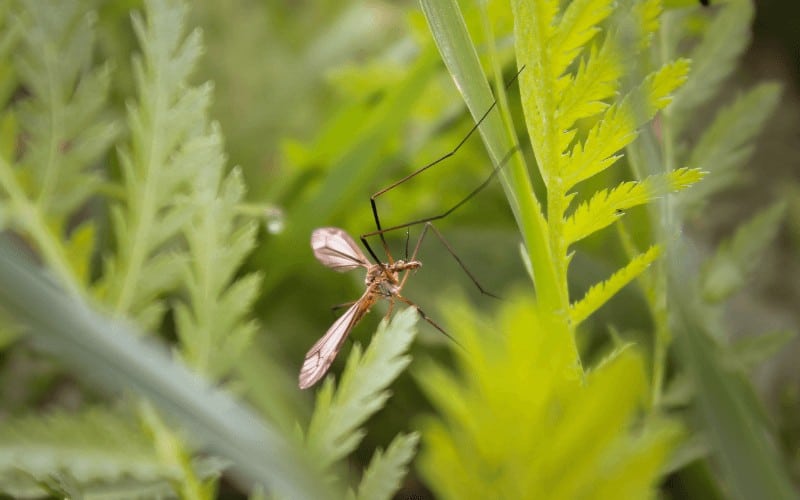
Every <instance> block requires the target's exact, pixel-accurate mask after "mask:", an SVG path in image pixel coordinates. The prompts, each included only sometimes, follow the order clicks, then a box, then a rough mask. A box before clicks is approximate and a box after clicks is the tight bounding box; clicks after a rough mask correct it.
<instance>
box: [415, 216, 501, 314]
mask: <svg viewBox="0 0 800 500" xmlns="http://www.w3.org/2000/svg"><path fill="white" fill-rule="evenodd" d="M428 229H431V230H433V234H435V235H436V237H437V238H439V241H441V242H442V245H444V247H445V248H446V249H447V251H448V252H449V253H450V255H452V256H453V258H454V259H455V260H456V262H458V265H459V266H461V269H462V270H463V271H464V273H466V275H467V276H469V279H470V280H472V283H474V284H475V286H476V287H477V288H478V290H480V292H481V293H482V294H483V295H488V296H489V297H492V298H495V299H500V297H498V296H497V295H495V294H493V293H492V292H489V291H487V290H486V289H485V288H483V286H481V284H480V282H479V281H478V279H477V278H476V277H475V276H474V275H473V274H472V273H471V272H470V270H469V269H468V268H467V266H466V264H464V261H462V260H461V257H459V256H458V255H457V254H456V251H455V250H454V249H453V247H452V245H450V243H449V242H448V241H447V240H446V239H445V237H444V236H443V235H442V233H440V232H439V230H438V229H436V227H435V226H434V225H433V224H431V223H430V222H425V228H423V230H422V233H421V234H420V235H419V239H418V240H417V244H416V245H415V246H414V253H413V254H411V260H416V258H417V252H419V248H420V246H421V245H422V240H423V238H425V234H427V232H428ZM406 278H408V273H406V275H405V276H403V279H402V281H401V282H400V288H401V289H402V288H403V285H405V284H406Z"/></svg>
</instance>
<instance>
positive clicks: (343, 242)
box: [311, 227, 369, 272]
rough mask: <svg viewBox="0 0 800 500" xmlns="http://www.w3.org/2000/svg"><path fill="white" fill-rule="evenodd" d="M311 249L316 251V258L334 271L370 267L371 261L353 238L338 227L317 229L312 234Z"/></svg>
mask: <svg viewBox="0 0 800 500" xmlns="http://www.w3.org/2000/svg"><path fill="white" fill-rule="evenodd" d="M311 248H312V249H313V250H314V257H316V258H317V260H318V261H320V262H322V264H323V265H325V266H327V267H330V268H331V269H333V270H334V271H339V272H344V271H349V270H351V269H355V268H357V267H369V261H367V258H366V257H365V256H364V254H363V253H362V252H361V250H359V248H358V245H356V242H355V241H353V238H351V237H350V235H349V234H347V233H346V232H344V230H343V229H339V228H338V227H321V228H319V229H315V230H314V232H313V233H311Z"/></svg>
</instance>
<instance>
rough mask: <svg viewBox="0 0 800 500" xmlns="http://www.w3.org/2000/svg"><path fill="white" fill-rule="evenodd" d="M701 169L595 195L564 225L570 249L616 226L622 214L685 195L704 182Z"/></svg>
mask: <svg viewBox="0 0 800 500" xmlns="http://www.w3.org/2000/svg"><path fill="white" fill-rule="evenodd" d="M703 175H704V174H703V172H702V171H700V170H697V169H690V168H681V169H679V170H675V171H672V172H670V173H668V174H663V175H652V176H650V177H648V178H646V179H644V180H642V181H638V182H637V181H634V182H623V183H621V184H618V185H617V186H616V187H615V188H613V189H611V190H607V189H604V190H602V191H600V192H598V193H595V194H594V195H593V196H592V197H591V198H590V199H589V201H587V202H585V203H582V204H580V205H579V206H578V208H576V209H575V211H574V212H573V213H572V215H571V216H570V217H569V218H568V219H567V220H566V222H565V224H564V238H565V239H566V241H567V244H568V245H571V244H572V243H574V242H576V241H578V240H581V239H583V238H585V237H587V236H589V235H590V234H592V233H594V232H595V231H599V230H600V229H603V228H604V227H607V226H609V225H611V224H613V223H614V222H615V221H616V220H617V219H618V218H619V217H620V215H621V214H622V212H621V211H622V210H627V209H629V208H632V207H635V206H638V205H643V204H645V203H648V202H650V201H651V200H653V199H655V198H657V197H659V196H664V195H666V194H668V193H673V192H676V191H681V190H683V189H686V188H687V187H689V186H691V185H692V184H694V183H696V182H697V181H699V180H700V179H702V178H703Z"/></svg>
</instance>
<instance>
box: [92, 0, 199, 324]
mask: <svg viewBox="0 0 800 500" xmlns="http://www.w3.org/2000/svg"><path fill="white" fill-rule="evenodd" d="M185 11H186V6H185V5H183V4H180V3H178V2H175V1H171V0H170V1H167V0H150V1H148V2H146V12H147V17H146V19H144V18H142V17H141V16H139V15H134V16H133V25H134V31H135V32H136V36H137V39H138V41H139V44H140V47H141V51H142V54H141V56H140V57H137V58H135V60H134V70H135V71H134V74H135V79H136V85H137V90H138V94H139V95H138V100H137V101H136V103H135V104H133V105H131V106H129V108H128V123H129V126H130V129H131V140H130V144H129V145H128V146H126V147H124V148H123V149H122V150H121V151H120V167H121V170H122V186H121V187H122V188H123V190H124V193H125V194H124V201H123V202H122V203H120V204H118V205H116V206H114V207H113V212H112V215H113V217H112V222H113V225H114V236H115V239H116V242H115V243H116V248H117V254H116V255H115V256H114V258H113V259H110V260H108V261H107V262H106V267H105V274H104V276H103V280H102V282H101V283H100V284H99V286H98V294H99V295H101V297H102V298H103V300H104V301H105V302H107V303H109V304H111V305H112V307H113V309H114V311H115V312H116V313H117V314H129V315H131V316H133V317H134V318H136V319H138V320H139V321H140V322H141V324H142V325H144V326H145V328H151V327H153V326H155V325H157V324H158V322H159V321H160V319H161V318H160V317H159V316H158V313H159V312H161V311H163V307H162V306H161V305H160V303H159V296H160V295H161V294H163V293H165V292H166V291H169V290H172V289H174V288H175V287H176V286H177V278H178V273H177V267H173V266H167V265H165V263H166V262H168V261H170V262H173V263H174V262H175V259H176V258H178V255H179V253H178V252H177V250H175V249H172V250H170V256H169V257H165V256H166V255H167V253H165V248H164V246H165V245H166V244H168V243H170V242H172V240H173V239H175V238H176V237H178V235H179V234H180V231H181V229H182V228H183V227H184V225H185V224H187V223H188V221H189V220H190V218H191V216H192V211H191V210H187V209H186V206H185V205H183V204H180V203H176V200H178V199H180V197H181V195H182V194H184V193H186V191H187V190H188V189H189V188H190V186H191V185H192V181H194V180H195V179H196V177H197V176H198V175H200V173H201V169H200V168H199V167H200V166H201V165H204V164H206V163H207V162H208V161H209V158H208V156H207V155H208V154H209V152H210V149H211V148H213V147H214V146H213V141H214V139H213V137H211V136H210V134H209V125H208V119H207V108H208V106H209V100H210V92H211V87H210V85H203V86H199V87H189V86H188V84H187V82H188V78H189V76H190V74H191V71H192V70H193V68H194V66H195V62H196V61H197V58H198V57H199V56H200V53H201V44H200V34H199V32H197V31H195V32H192V33H190V34H189V35H188V36H185V35H184V28H183V27H184V22H185V17H186V15H185V14H186V12H185Z"/></svg>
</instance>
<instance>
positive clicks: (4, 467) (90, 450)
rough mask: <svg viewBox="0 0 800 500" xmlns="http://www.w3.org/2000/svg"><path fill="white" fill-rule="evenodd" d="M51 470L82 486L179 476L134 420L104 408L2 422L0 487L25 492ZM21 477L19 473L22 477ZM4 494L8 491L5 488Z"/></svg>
mask: <svg viewBox="0 0 800 500" xmlns="http://www.w3.org/2000/svg"><path fill="white" fill-rule="evenodd" d="M54 471H60V472H61V473H66V474H68V475H69V476H70V477H71V478H73V479H74V480H75V481H77V482H78V483H81V484H91V483H97V482H105V483H115V482H119V481H122V480H124V479H135V480H137V481H141V482H143V483H153V482H156V481H163V480H167V479H177V478H179V477H180V470H179V469H177V468H174V467H167V466H165V464H164V463H162V462H161V461H160V460H159V459H158V457H157V456H156V455H155V453H154V452H153V449H152V447H151V446H150V443H149V441H148V440H147V439H146V438H145V436H144V434H143V433H142V432H141V431H140V429H139V428H138V426H137V424H136V422H135V421H131V420H130V419H129V418H126V417H124V416H123V415H122V414H120V413H117V412H112V411H109V410H105V409H102V408H94V409H89V410H84V411H82V412H81V413H76V414H68V413H53V414H50V415H46V416H29V417H21V418H14V419H10V420H6V421H4V422H3V423H2V425H0V485H2V486H0V489H3V488H4V487H8V486H10V485H15V486H16V487H17V488H22V487H24V486H25V483H24V482H23V481H22V477H24V475H27V476H29V480H28V483H27V484H28V486H27V487H28V488H33V487H35V482H34V481H45V480H47V479H48V477H49V476H50V475H51V474H53V472H54ZM20 473H23V474H20ZM5 491H7V492H8V490H5Z"/></svg>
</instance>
